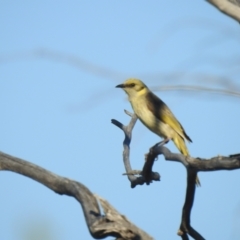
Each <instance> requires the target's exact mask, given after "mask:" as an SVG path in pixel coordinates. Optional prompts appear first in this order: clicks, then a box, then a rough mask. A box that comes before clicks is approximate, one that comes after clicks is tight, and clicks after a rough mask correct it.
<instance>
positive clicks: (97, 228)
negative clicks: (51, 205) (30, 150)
mask: <svg viewBox="0 0 240 240" xmlns="http://www.w3.org/2000/svg"><path fill="white" fill-rule="evenodd" d="M0 170H7V171H12V172H15V173H19V174H21V175H24V176H26V177H29V178H31V179H33V180H35V181H37V182H39V183H42V184H43V185H45V186H46V187H48V188H50V189H51V190H53V191H54V192H56V193H58V194H61V195H67V196H71V197H74V198H75V199H76V200H77V201H78V202H79V203H80V204H81V206H82V210H83V214H84V217H85V220H86V223H87V226H88V229H89V232H90V234H91V235H92V237H93V238H95V239H102V238H105V237H107V236H112V237H115V238H116V239H118V240H120V239H126V240H152V239H153V238H152V237H150V236H149V235H148V234H147V233H145V232H144V231H142V230H141V229H139V228H138V227H136V226H135V225H134V224H132V223H131V222H130V221H129V220H128V219H127V218H126V217H125V216H124V215H121V214H120V213H119V212H118V211H117V210H116V209H114V208H113V207H112V206H111V205H110V204H109V203H108V202H107V201H106V200H104V199H103V198H100V197H98V196H96V195H94V194H93V193H92V192H91V191H90V190H89V189H88V188H87V187H85V186H84V185H83V184H81V183H79V182H76V181H74V180H71V179H69V178H65V177H60V176H58V175H56V174H54V173H52V172H49V171H47V170H45V169H43V168H41V167H39V166H37V165H35V164H32V163H30V162H27V161H25V160H22V159H20V158H16V157H13V156H10V155H8V154H5V153H3V152H0ZM99 203H100V204H101V207H102V209H103V210H104V214H105V215H101V211H100V208H99Z"/></svg>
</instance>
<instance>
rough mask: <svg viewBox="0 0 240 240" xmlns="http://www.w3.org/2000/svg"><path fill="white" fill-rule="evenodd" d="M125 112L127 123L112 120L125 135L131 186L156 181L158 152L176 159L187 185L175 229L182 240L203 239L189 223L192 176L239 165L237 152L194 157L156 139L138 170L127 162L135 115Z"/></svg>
mask: <svg viewBox="0 0 240 240" xmlns="http://www.w3.org/2000/svg"><path fill="white" fill-rule="evenodd" d="M125 113H127V114H128V115H129V116H131V117H132V118H131V121H130V123H129V125H128V126H124V125H123V124H122V123H120V122H118V121H117V120H114V119H112V123H113V124H114V125H116V126H118V127H119V128H120V129H122V130H123V132H124V134H125V139H124V142H123V147H124V152H123V162H124V165H125V169H126V172H127V173H126V175H128V179H129V181H130V182H131V187H132V188H133V187H135V186H136V185H142V184H144V183H146V184H147V185H149V184H150V183H151V182H152V180H155V181H159V179H160V175H159V173H157V172H152V167H153V164H154V161H155V159H156V158H157V157H158V155H161V154H162V155H164V158H165V160H167V161H175V162H179V163H182V164H183V165H184V166H185V167H186V169H187V189H186V197H185V202H184V205H183V209H182V219H181V223H180V228H179V230H178V235H179V236H181V238H182V239H184V240H187V239H189V237H188V235H189V236H191V237H192V238H194V239H196V240H204V238H203V237H202V236H201V234H200V233H198V232H197V231H196V230H195V229H194V228H193V227H192V226H191V224H190V219H191V210H192V207H193V203H194V197H195V188H196V184H195V179H196V176H197V172H200V171H203V172H207V171H217V170H234V169H239V168H240V154H233V155H230V156H228V157H226V156H217V157H213V158H211V159H203V158H193V157H190V156H188V157H186V156H184V155H182V154H179V153H172V152H171V151H170V150H169V149H168V148H166V147H164V146H162V145H161V144H159V143H157V144H155V145H154V146H153V147H151V148H150V150H149V153H148V154H146V156H145V163H144V166H143V169H142V170H141V171H139V170H134V171H133V170H132V168H131V165H130V158H129V155H130V142H131V136H132V130H133V127H134V125H135V123H136V121H137V116H136V115H135V114H131V113H129V112H127V111H126V110H125ZM135 175H138V176H135Z"/></svg>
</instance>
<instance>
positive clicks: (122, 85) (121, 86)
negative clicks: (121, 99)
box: [116, 84, 125, 88]
mask: <svg viewBox="0 0 240 240" xmlns="http://www.w3.org/2000/svg"><path fill="white" fill-rule="evenodd" d="M116 88H125V85H124V84H119V85H117V86H116Z"/></svg>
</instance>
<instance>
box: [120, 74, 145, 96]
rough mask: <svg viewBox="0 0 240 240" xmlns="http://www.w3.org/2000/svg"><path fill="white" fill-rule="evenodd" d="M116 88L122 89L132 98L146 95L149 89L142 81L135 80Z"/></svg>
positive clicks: (127, 81) (131, 79)
mask: <svg viewBox="0 0 240 240" xmlns="http://www.w3.org/2000/svg"><path fill="white" fill-rule="evenodd" d="M116 87H117V88H122V89H123V90H124V91H125V92H126V93H127V95H128V96H129V97H130V98H131V97H135V96H139V95H142V94H145V93H146V92H147V91H148V87H147V86H146V85H145V84H144V83H143V82H142V81H141V80H139V79H135V78H129V79H127V80H126V81H125V82H124V83H122V84H119V85H117V86H116Z"/></svg>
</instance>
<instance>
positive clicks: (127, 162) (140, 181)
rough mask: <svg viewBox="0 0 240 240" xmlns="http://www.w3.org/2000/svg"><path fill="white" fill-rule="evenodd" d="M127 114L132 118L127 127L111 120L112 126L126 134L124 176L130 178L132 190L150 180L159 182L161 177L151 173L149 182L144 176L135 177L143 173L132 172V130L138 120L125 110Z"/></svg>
mask: <svg viewBox="0 0 240 240" xmlns="http://www.w3.org/2000/svg"><path fill="white" fill-rule="evenodd" d="M125 113H126V114H127V115H129V116H132V117H131V120H130V122H129V124H128V125H127V126H124V125H123V124H122V123H120V122H119V121H117V120H115V119H112V120H111V122H112V124H114V125H115V126H117V127H119V128H120V129H121V130H122V131H123V132H124V134H125V138H124V141H123V163H124V166H125V169H126V173H125V174H124V175H127V176H128V179H129V181H130V182H131V187H132V188H134V187H136V186H137V185H143V184H144V183H145V182H149V181H150V180H154V181H159V180H160V175H159V173H157V172H151V176H150V177H148V179H147V181H146V179H145V177H143V176H138V177H136V176H135V174H136V173H141V171H138V170H137V171H136V170H132V167H131V163H130V160H129V155H130V143H131V139H132V129H133V127H134V125H135V123H136V121H137V119H138V118H137V115H136V114H132V113H129V112H128V111H126V110H125ZM149 178H150V179H149Z"/></svg>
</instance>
